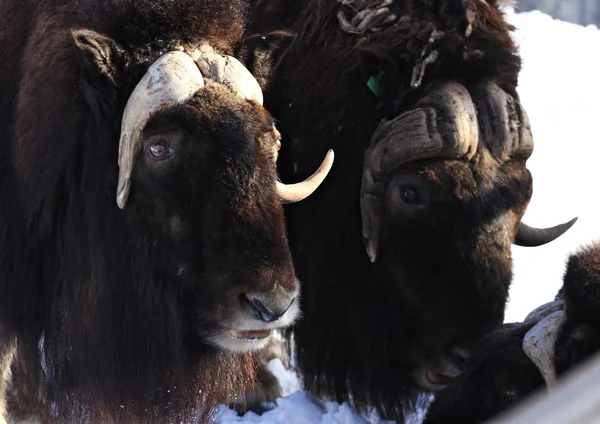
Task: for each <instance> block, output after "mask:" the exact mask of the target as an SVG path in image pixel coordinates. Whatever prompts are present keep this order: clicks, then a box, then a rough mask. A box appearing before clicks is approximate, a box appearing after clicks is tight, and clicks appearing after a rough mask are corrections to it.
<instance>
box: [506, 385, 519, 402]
mask: <svg viewBox="0 0 600 424" xmlns="http://www.w3.org/2000/svg"><path fill="white" fill-rule="evenodd" d="M504 396H506V397H507V398H508V399H510V400H515V399H517V398H518V397H519V391H518V390H517V389H515V388H512V387H509V388H508V389H504Z"/></svg>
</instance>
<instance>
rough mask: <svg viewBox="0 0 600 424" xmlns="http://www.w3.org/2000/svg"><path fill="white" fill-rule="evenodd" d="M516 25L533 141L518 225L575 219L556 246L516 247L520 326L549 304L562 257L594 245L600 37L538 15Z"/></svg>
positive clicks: (598, 213)
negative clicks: (526, 198)
mask: <svg viewBox="0 0 600 424" xmlns="http://www.w3.org/2000/svg"><path fill="white" fill-rule="evenodd" d="M510 20H511V22H512V23H513V24H514V25H515V26H516V27H517V29H518V31H517V32H516V35H515V38H516V40H517V42H518V44H519V45H520V51H521V56H522V58H523V70H522V72H521V75H520V80H519V87H518V91H519V95H520V96H521V103H522V104H523V106H524V108H525V110H526V111H527V114H528V115H529V120H530V121H531V126H532V130H533V136H534V142H535V147H534V152H533V155H532V157H531V158H530V159H529V161H528V167H529V169H530V171H531V173H532V175H533V190H534V193H533V197H532V199H531V203H530V204H529V208H528V209H527V212H526V214H525V216H524V219H523V221H524V222H526V223H528V224H530V225H535V226H552V225H555V224H558V223H560V222H565V221H567V220H569V219H571V218H573V217H575V216H579V220H578V221H577V223H576V224H575V225H574V226H573V228H571V230H570V231H569V232H568V233H567V234H565V235H563V236H562V237H561V238H559V239H558V240H556V241H554V242H552V243H550V244H547V245H545V246H541V247H536V248H527V247H516V246H515V247H514V249H513V254H514V274H515V275H514V280H513V284H512V287H511V291H510V301H509V303H508V305H507V310H506V317H505V319H506V321H507V322H512V321H521V320H522V319H523V318H524V317H525V316H526V315H527V314H528V313H529V312H530V311H532V310H533V309H535V308H536V307H537V306H539V305H540V304H542V303H544V302H546V301H549V300H552V299H553V298H554V296H555V294H556V292H557V291H558V290H559V289H560V287H561V285H562V275H563V272H564V267H565V261H566V259H567V257H568V255H569V254H570V253H572V252H574V251H575V250H576V249H577V247H578V246H581V245H584V244H588V243H590V242H592V241H594V240H600V219H599V217H600V196H598V195H597V191H596V190H595V188H596V187H597V184H598V181H600V164H599V163H598V162H597V160H598V153H600V133H599V131H598V123H599V122H600V104H599V101H600V78H599V76H600V31H599V30H598V28H597V27H595V26H588V27H582V26H578V25H574V24H570V23H566V22H561V21H558V20H553V19H552V18H551V17H550V16H548V15H545V14H543V13H540V12H538V11H533V12H527V13H518V14H514V15H512V16H511V17H510Z"/></svg>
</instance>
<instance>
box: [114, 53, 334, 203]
mask: <svg viewBox="0 0 600 424" xmlns="http://www.w3.org/2000/svg"><path fill="white" fill-rule="evenodd" d="M205 78H207V79H211V80H213V81H215V82H217V83H220V84H223V85H225V86H227V87H229V88H230V89H231V90H232V91H233V92H234V93H236V94H237V95H238V96H240V97H242V98H244V99H248V100H252V101H254V102H256V103H258V104H260V105H262V102H263V95H262V91H261V89H260V86H259V84H258V82H257V81H256V79H255V78H254V76H252V74H251V73H250V71H248V69H246V68H245V67H244V65H242V63H241V62H239V61H238V60H237V59H235V58H234V57H231V56H224V55H220V54H217V53H214V52H213V51H212V49H211V48H210V47H207V46H203V47H201V48H200V49H196V50H194V51H193V52H191V53H190V54H188V53H185V52H182V51H170V52H168V53H166V54H164V55H162V56H161V57H159V58H158V59H157V60H156V61H155V62H154V63H153V64H152V65H151V66H150V68H149V69H148V71H147V72H146V74H145V75H144V76H143V77H142V79H141V81H140V82H139V83H138V84H137V85H136V87H135V89H134V90H133V93H132V94H131V96H130V97H129V99H128V101H127V104H126V105H125V110H124V112H123V118H122V122H121V137H120V141H119V157H118V163H119V182H118V187H117V205H118V206H119V208H121V209H123V208H124V207H125V205H126V203H127V199H128V197H129V193H130V191H131V176H132V173H133V166H134V160H135V157H136V155H137V153H138V151H139V150H140V148H141V139H140V135H141V132H142V130H143V129H144V126H145V124H146V123H147V122H148V120H149V118H150V117H151V116H152V115H153V114H154V113H155V112H157V111H159V110H161V109H164V108H166V107H169V106H174V105H177V104H182V103H184V102H186V101H187V100H189V99H190V98H191V97H192V96H193V95H194V93H196V92H197V91H198V90H200V89H202V88H203V87H204V79H205ZM333 158H334V155H333V151H331V150H330V151H329V152H328V153H327V155H326V156H325V159H324V160H323V162H322V163H321V165H320V167H319V168H318V169H317V171H316V172H315V173H314V174H313V175H311V176H310V177H308V178H307V179H306V180H304V181H302V182H300V183H296V184H283V183H281V182H279V181H278V182H277V193H278V195H279V198H280V200H281V203H294V202H299V201H301V200H303V199H304V198H306V197H308V196H309V195H311V194H312V193H313V192H314V191H315V190H316V189H317V187H319V185H320V184H321V183H322V182H323V181H324V180H325V177H326V176H327V174H328V173H329V170H330V169H331V167H332V165H333Z"/></svg>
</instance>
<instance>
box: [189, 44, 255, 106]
mask: <svg viewBox="0 0 600 424" xmlns="http://www.w3.org/2000/svg"><path fill="white" fill-rule="evenodd" d="M196 63H197V64H198V67H199V68H200V71H201V72H202V75H204V77H206V78H209V79H212V80H213V81H215V82H218V83H221V84H224V85H226V86H227V87H229V88H230V89H231V90H232V91H233V92H234V93H236V94H238V95H239V96H240V97H242V98H244V99H248V100H254V101H255V102H256V103H258V104H259V105H262V104H263V93H262V90H261V89H260V85H259V84H258V81H256V78H254V76H253V75H252V74H251V73H250V71H249V70H248V69H247V68H246V67H245V66H244V65H243V64H242V63H241V62H240V61H239V60H237V59H236V58H235V57H232V56H224V55H220V54H217V53H213V52H210V51H202V52H199V54H198V55H197V59H196Z"/></svg>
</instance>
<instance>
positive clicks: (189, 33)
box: [77, 0, 247, 50]
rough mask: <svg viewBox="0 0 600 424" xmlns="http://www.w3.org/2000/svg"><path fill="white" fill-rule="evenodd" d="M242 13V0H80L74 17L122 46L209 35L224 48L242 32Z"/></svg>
mask: <svg viewBox="0 0 600 424" xmlns="http://www.w3.org/2000/svg"><path fill="white" fill-rule="evenodd" d="M246 13H247V10H246V3H245V2H244V1H243V0H227V1H223V0H176V1H175V0H150V1H149V0H106V1H101V2H100V1H94V0H84V1H81V2H80V4H79V5H78V16H77V21H79V23H80V24H82V25H84V26H86V27H88V28H90V29H93V30H95V31H98V32H102V33H105V34H107V35H109V36H111V37H112V38H114V39H115V41H117V42H118V43H119V44H121V45H123V46H125V47H131V48H135V47H138V46H147V45H152V44H156V43H157V40H163V41H168V40H180V41H182V42H184V43H197V42H198V41H200V39H209V40H211V41H212V42H211V44H213V45H214V47H217V48H219V49H221V50H228V49H229V48H231V46H232V45H233V44H234V43H235V42H237V41H238V40H239V39H240V38H241V36H242V32H243V29H244V24H245V19H246Z"/></svg>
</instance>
